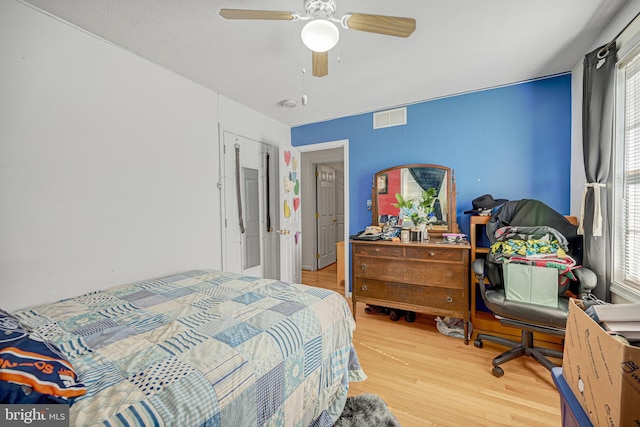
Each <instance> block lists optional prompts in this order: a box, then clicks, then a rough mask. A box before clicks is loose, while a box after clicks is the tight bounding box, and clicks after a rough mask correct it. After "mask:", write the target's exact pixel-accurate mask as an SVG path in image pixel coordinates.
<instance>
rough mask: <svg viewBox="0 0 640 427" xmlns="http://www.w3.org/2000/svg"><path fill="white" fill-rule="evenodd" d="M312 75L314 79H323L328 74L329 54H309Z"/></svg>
mask: <svg viewBox="0 0 640 427" xmlns="http://www.w3.org/2000/svg"><path fill="white" fill-rule="evenodd" d="M311 53H312V56H311V59H312V67H311V68H312V74H313V75H314V76H315V77H324V76H326V75H327V74H329V52H328V51H327V52H315V51H313V52H311Z"/></svg>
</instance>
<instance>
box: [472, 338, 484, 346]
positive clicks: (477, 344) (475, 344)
mask: <svg viewBox="0 0 640 427" xmlns="http://www.w3.org/2000/svg"><path fill="white" fill-rule="evenodd" d="M473 345H474V346H476V347H478V348H482V340H478V339H477V340H475V341H474V342H473Z"/></svg>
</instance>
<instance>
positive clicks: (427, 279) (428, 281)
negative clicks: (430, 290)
mask: <svg viewBox="0 0 640 427" xmlns="http://www.w3.org/2000/svg"><path fill="white" fill-rule="evenodd" d="M353 273H354V275H355V277H356V278H358V277H361V278H366V279H377V280H384V281H389V282H405V283H409V284H414V285H437V286H442V287H446V288H457V289H460V288H462V287H464V286H466V280H467V275H468V271H467V268H466V266H465V265H464V264H462V263H449V264H443V263H439V262H427V261H416V260H410V259H403V258H400V259H380V258H375V257H369V256H355V257H354V258H353Z"/></svg>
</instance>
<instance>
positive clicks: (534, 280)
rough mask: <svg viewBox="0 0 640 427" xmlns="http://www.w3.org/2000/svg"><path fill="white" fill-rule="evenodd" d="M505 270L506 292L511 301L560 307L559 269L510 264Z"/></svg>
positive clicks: (505, 266) (507, 264)
mask: <svg viewBox="0 0 640 427" xmlns="http://www.w3.org/2000/svg"><path fill="white" fill-rule="evenodd" d="M502 268H503V270H504V292H505V297H506V298H507V299H508V300H510V301H520V302H526V303H531V304H539V305H544V306H547V307H557V306H558V269H557V268H548V267H536V266H533V265H525V264H517V263H513V262H508V263H505V264H503V266H502Z"/></svg>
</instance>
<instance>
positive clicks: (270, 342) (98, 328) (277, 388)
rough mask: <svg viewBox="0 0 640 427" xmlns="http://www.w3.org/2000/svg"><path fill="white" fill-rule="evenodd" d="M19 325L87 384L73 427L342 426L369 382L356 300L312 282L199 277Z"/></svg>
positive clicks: (185, 276) (161, 281) (25, 316)
mask: <svg viewBox="0 0 640 427" xmlns="http://www.w3.org/2000/svg"><path fill="white" fill-rule="evenodd" d="M13 316H14V319H17V320H19V322H20V323H21V324H22V325H23V326H24V327H25V329H27V330H30V333H31V336H35V337H38V339H44V340H46V341H48V342H51V343H53V344H55V346H56V347H57V348H58V349H60V351H61V353H62V355H64V358H66V360H68V362H69V363H70V364H71V365H72V366H73V369H74V370H75V373H76V374H77V377H76V380H77V383H78V384H76V386H78V385H79V386H81V387H82V386H84V388H85V389H84V391H83V392H84V394H81V393H78V394H81V395H79V396H77V397H73V398H70V399H69V402H70V403H72V405H71V408H70V413H69V417H70V424H71V425H72V426H76V425H78V426H85V425H87V426H88V425H107V426H116V425H131V426H135V425H145V426H147V425H166V426H218V425H220V426H230V427H237V426H263V425H271V426H304V427H306V426H330V425H332V424H333V422H335V420H336V419H337V418H338V417H339V415H340V413H341V412H342V409H343V407H344V403H345V401H346V397H347V390H348V387H349V382H350V381H361V380H364V379H365V378H366V375H365V374H364V372H363V371H362V369H361V367H360V366H359V363H358V359H357V355H356V353H355V350H354V347H353V346H352V336H353V330H354V328H355V324H354V321H353V318H352V315H351V312H350V310H349V307H348V305H347V303H346V301H345V299H344V298H343V297H342V296H340V295H339V294H337V293H335V292H333V291H330V290H325V289H321V288H314V287H310V286H305V285H301V284H294V283H284V282H281V281H277V280H271V279H262V278H256V277H246V276H240V275H236V274H230V273H225V272H221V271H214V270H194V271H188V272H184V273H181V274H176V275H172V276H168V277H162V278H157V279H153V280H147V281H142V282H138V283H133V284H129V285H125V286H119V287H115V288H111V289H107V290H104V291H100V292H93V293H89V294H85V295H82V296H78V297H76V298H70V299H66V300H62V301H59V302H56V303H53V304H47V305H42V306H39V307H35V308H29V309H24V310H20V311H17V312H15V313H13ZM5 383H6V381H5Z"/></svg>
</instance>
